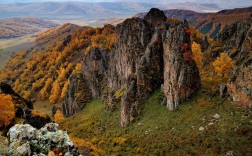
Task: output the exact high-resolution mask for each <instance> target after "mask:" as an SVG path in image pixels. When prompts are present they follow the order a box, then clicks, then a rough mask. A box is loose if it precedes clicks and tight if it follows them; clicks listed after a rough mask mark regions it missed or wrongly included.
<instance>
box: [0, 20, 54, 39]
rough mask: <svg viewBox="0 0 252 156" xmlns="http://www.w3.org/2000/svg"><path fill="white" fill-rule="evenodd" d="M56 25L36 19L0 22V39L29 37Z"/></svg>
mask: <svg viewBox="0 0 252 156" xmlns="http://www.w3.org/2000/svg"><path fill="white" fill-rule="evenodd" d="M55 26H57V24H55V23H53V22H50V21H45V20H42V19H38V18H11V19H4V20H0V39H3V38H5V39H6V38H14V37H21V36H25V35H30V34H33V33H36V32H39V31H42V30H45V29H47V28H51V27H55Z"/></svg>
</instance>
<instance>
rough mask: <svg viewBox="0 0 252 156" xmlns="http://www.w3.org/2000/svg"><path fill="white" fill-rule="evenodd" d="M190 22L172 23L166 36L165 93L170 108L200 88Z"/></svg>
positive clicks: (173, 108)
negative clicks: (192, 49)
mask: <svg viewBox="0 0 252 156" xmlns="http://www.w3.org/2000/svg"><path fill="white" fill-rule="evenodd" d="M189 33H190V32H189V30H188V24H187V22H186V21H185V22H184V23H179V24H176V23H174V24H171V25H170V27H169V29H168V30H167V31H166V33H165V36H164V42H163V47H164V85H163V88H162V90H163V93H164V96H165V101H166V104H167V107H168V108H169V110H171V111H173V110H175V109H177V107H178V105H179V103H180V102H181V101H184V100H186V99H187V98H189V97H191V96H192V95H193V94H195V93H196V92H197V91H198V90H199V89H200V76H199V71H198V68H197V66H196V64H195V62H194V61H193V58H192V57H193V56H192V52H191V41H190V35H189Z"/></svg>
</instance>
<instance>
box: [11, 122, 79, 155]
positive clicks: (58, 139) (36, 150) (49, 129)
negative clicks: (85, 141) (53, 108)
mask: <svg viewBox="0 0 252 156" xmlns="http://www.w3.org/2000/svg"><path fill="white" fill-rule="evenodd" d="M7 135H8V147H7V153H8V155H15V156H24V155H28V156H30V155H40V156H41V155H47V154H48V153H49V152H50V153H54V154H55V155H64V156H70V155H73V156H75V155H76V156H77V155H79V153H78V151H77V148H76V147H75V146H74V145H73V143H72V141H71V140H70V138H69V136H68V135H67V132H66V131H62V130H59V129H58V124H56V123H48V124H46V125H45V126H44V127H42V128H41V129H39V130H38V129H36V128H34V127H32V126H31V125H29V124H24V125H20V124H16V125H15V126H13V127H11V128H10V130H9V132H8V134H7Z"/></svg>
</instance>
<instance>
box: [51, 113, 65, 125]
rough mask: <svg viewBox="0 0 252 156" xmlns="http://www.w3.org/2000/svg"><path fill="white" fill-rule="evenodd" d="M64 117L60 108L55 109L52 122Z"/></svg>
mask: <svg viewBox="0 0 252 156" xmlns="http://www.w3.org/2000/svg"><path fill="white" fill-rule="evenodd" d="M64 119H65V117H64V115H63V113H62V112H61V111H60V110H57V111H56V113H55V115H54V122H57V123H59V122H61V121H63V120H64Z"/></svg>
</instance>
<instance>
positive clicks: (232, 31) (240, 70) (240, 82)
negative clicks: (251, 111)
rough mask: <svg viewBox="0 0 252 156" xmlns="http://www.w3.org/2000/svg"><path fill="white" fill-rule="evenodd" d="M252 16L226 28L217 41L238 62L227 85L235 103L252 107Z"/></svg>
mask: <svg viewBox="0 0 252 156" xmlns="http://www.w3.org/2000/svg"><path fill="white" fill-rule="evenodd" d="M251 23H252V14H251V17H250V19H248V20H246V21H243V22H238V23H235V24H233V25H231V26H229V27H226V28H225V29H224V30H223V32H222V33H220V34H219V35H218V36H217V38H216V40H217V41H218V42H222V43H224V45H223V46H222V48H221V50H222V51H224V52H227V53H228V54H229V56H230V57H232V58H233V59H234V60H235V61H236V62H235V64H236V68H235V70H234V71H233V72H232V77H231V79H230V80H229V82H228V83H227V86H228V92H229V94H230V95H231V98H232V100H233V101H236V102H239V103H241V104H243V105H245V106H250V107H251V106H252V57H251V56H252V24H251Z"/></svg>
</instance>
